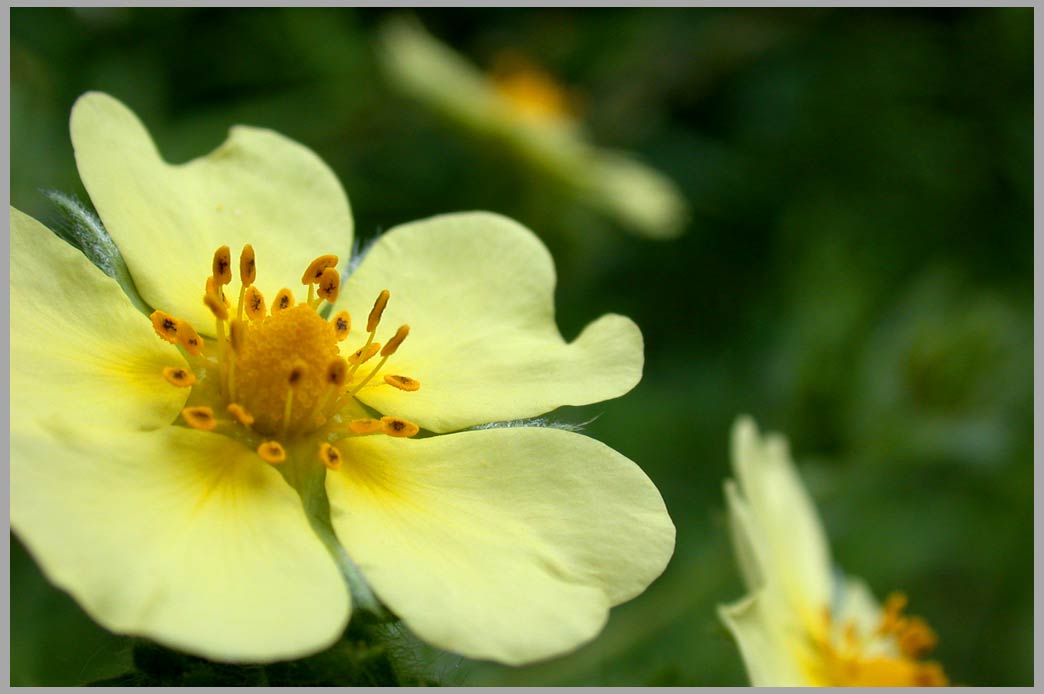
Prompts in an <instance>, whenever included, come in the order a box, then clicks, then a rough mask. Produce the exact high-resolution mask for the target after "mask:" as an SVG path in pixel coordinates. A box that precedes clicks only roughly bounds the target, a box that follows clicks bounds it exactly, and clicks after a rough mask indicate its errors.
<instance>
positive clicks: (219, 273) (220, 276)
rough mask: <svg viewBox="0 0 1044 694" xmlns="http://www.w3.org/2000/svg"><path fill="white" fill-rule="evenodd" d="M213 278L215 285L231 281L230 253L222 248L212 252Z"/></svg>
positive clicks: (226, 248) (225, 248)
mask: <svg viewBox="0 0 1044 694" xmlns="http://www.w3.org/2000/svg"><path fill="white" fill-rule="evenodd" d="M212 268H213V277H214V283H215V284H219V285H220V284H228V283H229V282H231V281H232V251H231V250H229V247H228V246H222V247H221V248H219V249H217V250H216V251H214V263H213V265H212Z"/></svg>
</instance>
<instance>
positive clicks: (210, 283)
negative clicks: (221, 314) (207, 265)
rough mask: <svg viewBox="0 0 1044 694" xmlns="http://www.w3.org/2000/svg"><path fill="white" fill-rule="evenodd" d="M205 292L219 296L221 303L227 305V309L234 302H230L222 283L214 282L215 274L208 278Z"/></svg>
mask: <svg viewBox="0 0 1044 694" xmlns="http://www.w3.org/2000/svg"><path fill="white" fill-rule="evenodd" d="M203 293H204V294H213V295H214V296H216V297H217V298H219V299H221V303H223V304H224V305H225V308H226V309H230V308H232V302H230V301H229V300H228V297H227V296H225V288H224V287H222V286H221V285H220V284H214V277H213V276H211V277H208V278H207V289H206V291H205V292H203Z"/></svg>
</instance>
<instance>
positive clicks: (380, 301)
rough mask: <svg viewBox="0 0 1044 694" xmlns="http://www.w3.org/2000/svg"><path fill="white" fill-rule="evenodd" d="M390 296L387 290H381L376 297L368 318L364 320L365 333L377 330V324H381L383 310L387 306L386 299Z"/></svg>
mask: <svg viewBox="0 0 1044 694" xmlns="http://www.w3.org/2000/svg"><path fill="white" fill-rule="evenodd" d="M390 296H391V292H389V291H388V290H387V289H383V290H381V293H380V294H379V295H378V296H377V301H375V302H373V308H372V309H370V316H369V318H367V319H366V332H368V333H372V332H373V331H374V330H376V329H377V324H378V323H380V322H381V316H382V315H383V314H384V309H385V307H386V306H387V305H388V297H390Z"/></svg>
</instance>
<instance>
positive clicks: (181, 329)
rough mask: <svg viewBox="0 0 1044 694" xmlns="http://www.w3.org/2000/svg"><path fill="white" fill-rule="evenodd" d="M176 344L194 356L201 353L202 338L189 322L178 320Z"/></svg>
mask: <svg viewBox="0 0 1044 694" xmlns="http://www.w3.org/2000/svg"><path fill="white" fill-rule="evenodd" d="M178 344H179V345H181V346H182V347H184V348H185V351H186V352H188V353H189V354H191V355H192V356H194V357H198V356H199V355H200V354H202V353H203V339H202V338H201V337H200V336H199V333H197V332H196V329H195V328H193V327H192V325H190V324H189V323H187V322H185V321H183V320H179V321H178Z"/></svg>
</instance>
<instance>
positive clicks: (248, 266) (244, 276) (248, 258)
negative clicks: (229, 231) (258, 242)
mask: <svg viewBox="0 0 1044 694" xmlns="http://www.w3.org/2000/svg"><path fill="white" fill-rule="evenodd" d="M255 279H257V261H256V259H255V258H254V247H253V246H251V245H250V244H249V243H248V244H247V245H245V246H243V252H242V253H240V254H239V280H240V281H241V282H242V283H243V284H244V285H250V284H253V283H254V280H255Z"/></svg>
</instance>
